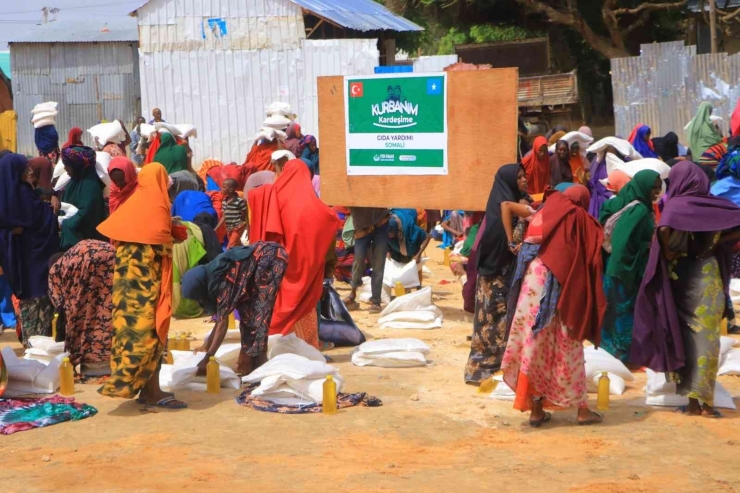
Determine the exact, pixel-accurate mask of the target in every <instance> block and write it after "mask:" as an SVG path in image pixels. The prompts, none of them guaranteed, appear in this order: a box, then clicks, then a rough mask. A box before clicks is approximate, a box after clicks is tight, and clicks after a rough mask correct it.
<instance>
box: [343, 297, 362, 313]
mask: <svg viewBox="0 0 740 493" xmlns="http://www.w3.org/2000/svg"><path fill="white" fill-rule="evenodd" d="M342 303H344V306H345V307H346V308H347V310H349V311H353V310H357V309H359V308H360V304H359V303H358V302H356V301H355V300H354V298H350V297H347V298H344V300H342Z"/></svg>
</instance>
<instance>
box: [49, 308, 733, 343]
mask: <svg viewBox="0 0 740 493" xmlns="http://www.w3.org/2000/svg"><path fill="white" fill-rule="evenodd" d="M57 320H59V314H58V313H55V314H54V318H53V319H52V321H51V337H52V339H54V340H55V341H56V340H57ZM725 326H726V324H725ZM725 333H727V330H726V329H725Z"/></svg>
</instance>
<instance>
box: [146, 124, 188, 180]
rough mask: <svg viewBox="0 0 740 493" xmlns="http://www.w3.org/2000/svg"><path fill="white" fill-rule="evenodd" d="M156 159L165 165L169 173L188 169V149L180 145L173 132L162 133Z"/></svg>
mask: <svg viewBox="0 0 740 493" xmlns="http://www.w3.org/2000/svg"><path fill="white" fill-rule="evenodd" d="M154 161H155V162H157V163H160V164H161V165H162V166H164V169H165V170H166V171H167V174H170V175H171V174H172V173H175V172H176V171H182V170H186V169H188V150H187V149H185V146H181V145H178V144H177V142H176V141H175V137H174V136H173V135H172V134H168V133H165V134H161V136H160V144H159V149H158V150H157V154H155V155H154Z"/></svg>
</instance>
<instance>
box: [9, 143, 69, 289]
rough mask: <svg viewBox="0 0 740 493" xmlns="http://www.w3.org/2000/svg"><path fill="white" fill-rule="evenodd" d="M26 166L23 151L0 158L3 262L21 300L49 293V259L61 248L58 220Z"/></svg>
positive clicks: (11, 284) (12, 285)
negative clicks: (32, 182) (19, 231)
mask: <svg viewBox="0 0 740 493" xmlns="http://www.w3.org/2000/svg"><path fill="white" fill-rule="evenodd" d="M27 167H28V164H27V162H26V158H25V157H23V156H21V155H20V154H13V153H9V154H5V155H4V156H3V157H2V158H0V190H2V193H0V265H2V268H3V273H4V276H5V277H6V278H7V280H8V283H9V284H10V287H11V289H12V291H13V294H14V295H15V296H16V297H17V298H18V299H21V300H26V299H32V298H40V297H42V296H45V295H46V293H47V290H48V285H47V276H48V273H49V259H50V258H51V256H52V255H54V254H55V253H56V252H57V251H59V223H58V222H57V218H56V216H55V215H54V211H53V210H52V208H51V207H50V206H49V205H48V204H45V203H44V202H42V201H41V200H40V199H39V198H38V197H37V196H36V194H35V193H34V192H33V189H32V188H31V185H29V183H28V182H27V181H26V179H25V177H26V170H27ZM16 227H21V228H23V233H22V234H15V233H13V229H14V228H16Z"/></svg>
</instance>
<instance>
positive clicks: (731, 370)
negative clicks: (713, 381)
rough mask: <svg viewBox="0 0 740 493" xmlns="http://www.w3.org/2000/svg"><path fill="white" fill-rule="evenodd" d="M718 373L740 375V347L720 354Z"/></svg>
mask: <svg viewBox="0 0 740 493" xmlns="http://www.w3.org/2000/svg"><path fill="white" fill-rule="evenodd" d="M717 375H740V348H731V349H730V350H729V351H727V352H726V353H724V354H722V355H721V356H720V359H719V369H718V370H717Z"/></svg>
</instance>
